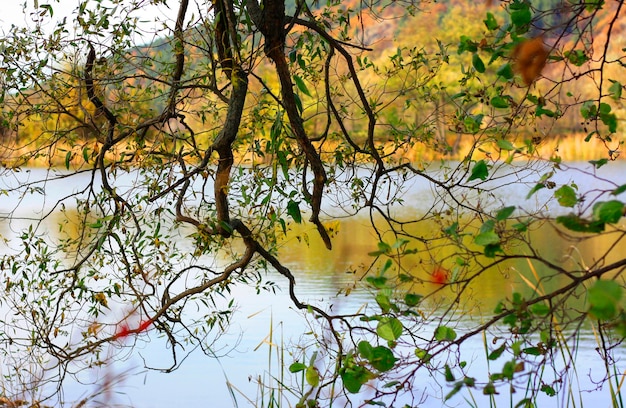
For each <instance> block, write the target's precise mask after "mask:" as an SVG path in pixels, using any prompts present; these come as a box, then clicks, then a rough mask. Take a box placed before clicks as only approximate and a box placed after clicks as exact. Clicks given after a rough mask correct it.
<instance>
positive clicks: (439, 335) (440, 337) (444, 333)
mask: <svg viewBox="0 0 626 408" xmlns="http://www.w3.org/2000/svg"><path fill="white" fill-rule="evenodd" d="M455 339H456V332H455V331H454V329H452V328H451V327H447V326H439V327H437V328H436V329H435V340H437V341H454V340H455Z"/></svg>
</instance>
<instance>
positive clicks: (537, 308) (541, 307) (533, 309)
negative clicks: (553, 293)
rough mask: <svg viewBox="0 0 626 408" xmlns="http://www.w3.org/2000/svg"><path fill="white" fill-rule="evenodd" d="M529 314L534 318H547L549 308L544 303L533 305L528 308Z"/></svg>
mask: <svg viewBox="0 0 626 408" xmlns="http://www.w3.org/2000/svg"><path fill="white" fill-rule="evenodd" d="M528 309H529V310H530V313H532V314H534V315H535V316H547V315H548V314H549V313H550V306H548V305H546V304H545V303H535V304H534V305H532V306H530V307H529V308H528Z"/></svg>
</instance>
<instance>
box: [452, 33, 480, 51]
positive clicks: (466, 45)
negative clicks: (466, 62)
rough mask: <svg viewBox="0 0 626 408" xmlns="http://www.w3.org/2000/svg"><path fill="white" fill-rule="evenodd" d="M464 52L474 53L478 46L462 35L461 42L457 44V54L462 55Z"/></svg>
mask: <svg viewBox="0 0 626 408" xmlns="http://www.w3.org/2000/svg"><path fill="white" fill-rule="evenodd" d="M465 51H468V52H476V51H478V44H476V42H474V41H472V39H471V38H469V37H467V36H465V35H462V36H461V42H460V43H459V48H458V49H457V53H458V54H462V53H464V52H465Z"/></svg>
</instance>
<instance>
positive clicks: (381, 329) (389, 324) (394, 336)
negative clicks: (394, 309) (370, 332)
mask: <svg viewBox="0 0 626 408" xmlns="http://www.w3.org/2000/svg"><path fill="white" fill-rule="evenodd" d="M376 333H377V334H378V335H379V336H380V337H381V338H383V339H385V340H387V341H396V340H398V339H399V338H400V336H401V335H402V323H400V320H398V319H396V318H395V317H383V318H382V319H380V320H379V321H378V325H377V326H376Z"/></svg>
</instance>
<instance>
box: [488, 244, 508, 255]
mask: <svg viewBox="0 0 626 408" xmlns="http://www.w3.org/2000/svg"><path fill="white" fill-rule="evenodd" d="M497 253H501V254H503V253H504V251H503V250H502V247H501V246H500V244H489V245H485V256H486V257H488V258H493V257H495V256H496V254H497Z"/></svg>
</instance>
